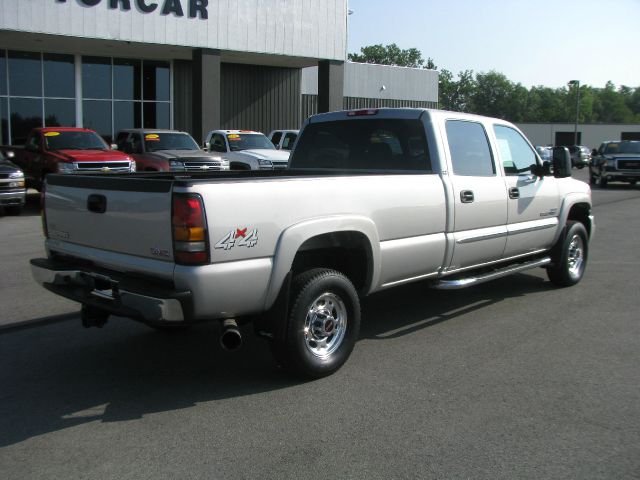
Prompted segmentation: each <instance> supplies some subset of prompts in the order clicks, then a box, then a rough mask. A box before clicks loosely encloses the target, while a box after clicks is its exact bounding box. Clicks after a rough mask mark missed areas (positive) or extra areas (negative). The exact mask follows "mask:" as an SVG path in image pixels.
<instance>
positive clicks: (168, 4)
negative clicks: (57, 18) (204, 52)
mask: <svg viewBox="0 0 640 480" xmlns="http://www.w3.org/2000/svg"><path fill="white" fill-rule="evenodd" d="M72 1H76V2H78V3H79V4H80V5H81V6H83V7H96V6H98V5H100V4H101V3H104V4H106V5H107V8H109V9H111V10H116V9H120V10H122V11H125V12H127V11H130V10H131V9H132V8H135V9H136V10H138V11H139V12H141V13H154V12H158V13H160V15H174V16H176V17H184V16H185V9H186V14H187V16H188V17H189V18H200V19H201V20H206V19H207V18H209V14H208V12H207V6H208V5H209V0H155V1H154V0H104V1H103V0H72ZM56 2H57V3H67V0H56Z"/></svg>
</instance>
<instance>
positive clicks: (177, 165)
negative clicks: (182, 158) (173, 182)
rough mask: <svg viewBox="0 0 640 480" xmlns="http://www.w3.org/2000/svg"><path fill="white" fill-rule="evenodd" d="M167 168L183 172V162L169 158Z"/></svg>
mask: <svg viewBox="0 0 640 480" xmlns="http://www.w3.org/2000/svg"><path fill="white" fill-rule="evenodd" d="M169 168H170V169H171V170H176V171H180V172H184V162H179V161H178V160H171V161H169Z"/></svg>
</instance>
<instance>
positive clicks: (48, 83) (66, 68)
mask: <svg viewBox="0 0 640 480" xmlns="http://www.w3.org/2000/svg"><path fill="white" fill-rule="evenodd" d="M43 60H44V61H43V65H44V96H45V97H66V98H75V96H76V76H75V68H74V59H73V55H59V54H55V53H45V54H44V55H43Z"/></svg>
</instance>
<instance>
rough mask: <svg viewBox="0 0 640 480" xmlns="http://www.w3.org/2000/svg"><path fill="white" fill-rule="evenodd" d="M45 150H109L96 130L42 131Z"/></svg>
mask: <svg viewBox="0 0 640 480" xmlns="http://www.w3.org/2000/svg"><path fill="white" fill-rule="evenodd" d="M44 140H45V144H46V148H47V150H109V145H107V142H105V141H104V140H103V139H102V137H101V136H100V135H98V134H97V133H96V132H75V131H71V132H69V131H61V132H52V131H49V132H44Z"/></svg>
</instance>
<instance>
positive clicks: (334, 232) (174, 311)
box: [31, 109, 595, 378]
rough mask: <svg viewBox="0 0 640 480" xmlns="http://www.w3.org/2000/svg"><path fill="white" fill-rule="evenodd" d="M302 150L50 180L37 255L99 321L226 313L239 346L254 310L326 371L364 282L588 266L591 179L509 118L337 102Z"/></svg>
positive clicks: (568, 277) (287, 360)
mask: <svg viewBox="0 0 640 480" xmlns="http://www.w3.org/2000/svg"><path fill="white" fill-rule="evenodd" d="M290 163H291V165H290V169H288V170H276V171H247V172H234V171H230V172H217V173H213V174H211V173H210V174H180V175H177V174H171V173H167V174H160V175H154V176H151V175H149V176H145V175H141V176H140V175H138V176H136V177H133V176H131V177H127V176H124V177H118V178H105V177H100V176H84V177H72V178H70V177H64V176H50V177H48V179H47V189H46V195H45V196H44V204H45V206H44V212H45V221H44V226H45V228H46V241H45V246H46V251H47V257H46V258H37V259H33V260H31V266H32V272H33V276H34V278H35V279H36V280H37V281H38V282H39V283H40V284H41V285H43V286H44V287H45V288H47V289H49V290H50V291H52V292H55V293H57V294H59V295H62V296H64V297H67V298H70V299H73V300H75V301H77V302H79V303H81V304H82V320H83V323H84V325H85V326H102V325H103V324H104V323H105V322H106V321H107V319H108V317H109V315H112V314H113V315H119V316H124V317H129V318H133V319H137V320H139V321H142V322H144V323H146V324H148V325H150V326H154V327H157V328H171V327H174V328H175V327H186V326H189V325H191V324H193V323H196V322H200V321H207V320H219V321H220V323H221V328H222V333H221V336H220V341H221V343H222V345H223V347H225V348H228V349H232V348H236V347H238V346H239V345H240V344H241V339H242V336H241V330H239V329H238V326H239V325H241V324H242V323H247V322H253V326H254V328H255V331H256V333H257V334H259V335H260V336H263V337H265V338H267V339H269V340H270V342H271V345H272V349H273V352H274V355H275V357H276V359H277V362H278V363H279V364H281V365H282V366H283V367H285V368H286V369H288V370H290V371H293V372H295V373H297V374H301V375H304V376H307V377H312V378H316V377H321V376H323V375H328V374H330V373H332V372H334V371H336V370H337V369H338V368H339V367H340V366H341V365H342V364H343V363H344V362H345V361H346V360H347V358H348V357H349V355H350V353H351V351H352V349H353V348H354V345H355V343H356V340H357V338H358V331H359V327H360V316H361V312H360V298H361V297H363V296H366V295H369V294H372V293H374V292H379V291H382V290H386V289H389V288H393V287H396V286H399V285H406V284H408V283H411V282H422V285H424V287H425V288H428V287H435V288H440V289H459V288H464V287H470V286H473V285H477V284H479V283H482V282H486V281H489V280H492V279H495V278H499V277H502V276H505V275H509V274H513V273H516V272H522V271H525V270H527V269H532V268H539V267H542V268H545V269H546V271H547V274H548V277H549V279H550V280H551V282H552V283H553V284H555V285H558V286H562V287H566V286H571V285H575V284H577V283H578V282H579V281H580V280H581V279H582V277H583V275H584V272H585V268H586V265H587V259H588V250H589V240H590V238H591V236H592V235H593V233H594V229H595V225H594V221H593V215H592V212H591V192H590V189H589V186H588V185H587V184H586V183H584V182H580V181H577V180H574V179H572V178H571V159H570V157H569V152H568V150H567V149H566V148H556V149H555V150H554V159H553V165H552V164H550V162H542V161H541V160H540V158H539V156H538V155H537V153H536V151H535V149H534V148H533V146H532V145H531V144H530V143H529V141H528V140H527V139H526V138H525V137H524V135H523V134H522V133H521V132H520V131H519V130H518V129H517V128H516V127H515V126H514V125H512V124H510V123H508V122H505V121H503V120H498V119H494V118H486V117H481V116H475V115H469V114H463V113H454V112H446V111H440V110H428V109H371V110H356V111H348V112H333V113H327V114H321V115H317V116H313V117H310V118H309V119H307V121H306V122H305V124H304V126H303V128H302V130H301V133H300V137H299V138H298V141H297V144H296V147H295V149H294V150H293V153H292V158H291V162H290ZM229 204H231V205H232V207H233V208H225V206H226V205H229ZM86 225H91V228H90V229H88V228H86ZM390 321H391V322H392V321H393V319H390ZM514 321H517V316H514Z"/></svg>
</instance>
